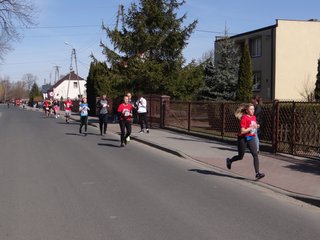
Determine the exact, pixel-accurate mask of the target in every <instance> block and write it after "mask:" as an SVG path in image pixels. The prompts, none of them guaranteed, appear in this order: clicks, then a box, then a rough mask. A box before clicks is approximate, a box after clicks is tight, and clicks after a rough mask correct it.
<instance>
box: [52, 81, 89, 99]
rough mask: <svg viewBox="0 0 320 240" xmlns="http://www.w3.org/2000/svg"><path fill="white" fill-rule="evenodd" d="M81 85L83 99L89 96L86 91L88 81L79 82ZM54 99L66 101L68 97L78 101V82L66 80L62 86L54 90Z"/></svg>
mask: <svg viewBox="0 0 320 240" xmlns="http://www.w3.org/2000/svg"><path fill="white" fill-rule="evenodd" d="M79 84H80V92H81V95H82V97H86V96H87V91H86V87H85V84H86V81H85V80H79ZM68 85H69V93H68ZM53 93H54V98H55V99H61V97H62V98H63V99H66V98H67V97H70V98H71V99H78V95H79V86H78V80H65V81H63V82H62V83H61V84H59V85H58V86H57V87H56V88H54V89H53Z"/></svg>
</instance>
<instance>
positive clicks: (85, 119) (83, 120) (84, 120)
mask: <svg viewBox="0 0 320 240" xmlns="http://www.w3.org/2000/svg"><path fill="white" fill-rule="evenodd" d="M83 125H84V131H85V132H86V131H87V128H88V116H80V129H79V132H80V133H82V127H83Z"/></svg>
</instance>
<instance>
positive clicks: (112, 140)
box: [101, 138, 119, 142]
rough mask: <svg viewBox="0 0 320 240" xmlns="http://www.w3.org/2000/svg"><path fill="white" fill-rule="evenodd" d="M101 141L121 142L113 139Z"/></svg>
mask: <svg viewBox="0 0 320 240" xmlns="http://www.w3.org/2000/svg"><path fill="white" fill-rule="evenodd" d="M101 140H104V141H111V142H119V140H117V139H111V138H101Z"/></svg>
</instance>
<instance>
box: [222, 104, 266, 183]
mask: <svg viewBox="0 0 320 240" xmlns="http://www.w3.org/2000/svg"><path fill="white" fill-rule="evenodd" d="M253 114H254V106H253V104H251V103H250V104H247V105H241V106H240V107H239V108H238V109H237V110H236V113H235V116H236V117H237V118H238V119H240V132H239V135H238V155H237V156H234V157H232V158H227V160H226V163H227V168H228V169H231V164H232V163H233V162H235V161H239V160H242V159H243V156H244V153H245V150H246V147H248V148H249V150H250V153H251V155H252V157H253V165H254V170H255V172H256V179H257V180H258V179H260V178H263V177H264V176H265V174H264V173H260V172H259V157H258V153H257V144H256V139H255V137H256V134H257V129H258V128H259V127H260V126H259V124H258V123H257V120H256V117H255V116H254V115H253Z"/></svg>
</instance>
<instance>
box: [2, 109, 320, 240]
mask: <svg viewBox="0 0 320 240" xmlns="http://www.w3.org/2000/svg"><path fill="white" fill-rule="evenodd" d="M0 124H1V125H0V126H1V129H0V150H1V158H0V239H1V240H58V239H59V240H60V239H61V240H73V239H74V240H164V239H166V240H167V239H168V240H169V239H170V240H171V239H172V240H180V239H181V240H188V239H190V240H204V239H206V240H209V239H210V240H212V239H216V240H220V239H221V240H222V239H223V240H226V239H227V240H233V239H237V240H239V239H245V240H251V239H252V240H257V239H259V240H260V239H261V240H264V239H272V240H275V239H279V240H280V239H281V240H283V239H290V240H301V239H308V240H312V239H319V236H320V228H319V226H320V225H319V223H320V211H319V208H316V207H313V206H309V205H307V204H305V203H302V202H299V201H296V200H293V199H291V198H288V197H285V196H282V195H280V194H277V193H274V192H271V191H270V190H267V189H264V188H262V187H259V186H257V185H255V184H252V183H248V182H246V181H243V180H241V179H237V178H236V177H232V176H228V175H225V174H223V173H221V172H217V171H216V170H215V169H213V168H211V167H209V166H205V165H201V164H200V163H197V162H194V161H191V160H187V159H182V158H178V157H175V156H172V155H169V154H167V153H164V152H161V151H159V150H157V149H154V148H149V147H147V146H146V145H143V144H140V143H137V142H134V141H132V142H131V143H130V144H129V145H128V146H126V147H125V148H119V145H120V142H119V136H116V135H112V134H107V135H106V136H102V137H101V136H99V135H98V129H96V128H93V127H89V131H88V132H89V134H88V135H87V136H83V135H79V134H78V126H79V125H78V123H75V122H71V123H70V124H65V123H64V120H63V119H62V118H58V119H54V118H45V117H44V115H43V113H40V112H33V111H26V110H21V109H18V108H14V107H11V108H10V109H7V108H6V106H5V105H0ZM213 157H214V154H213Z"/></svg>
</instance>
